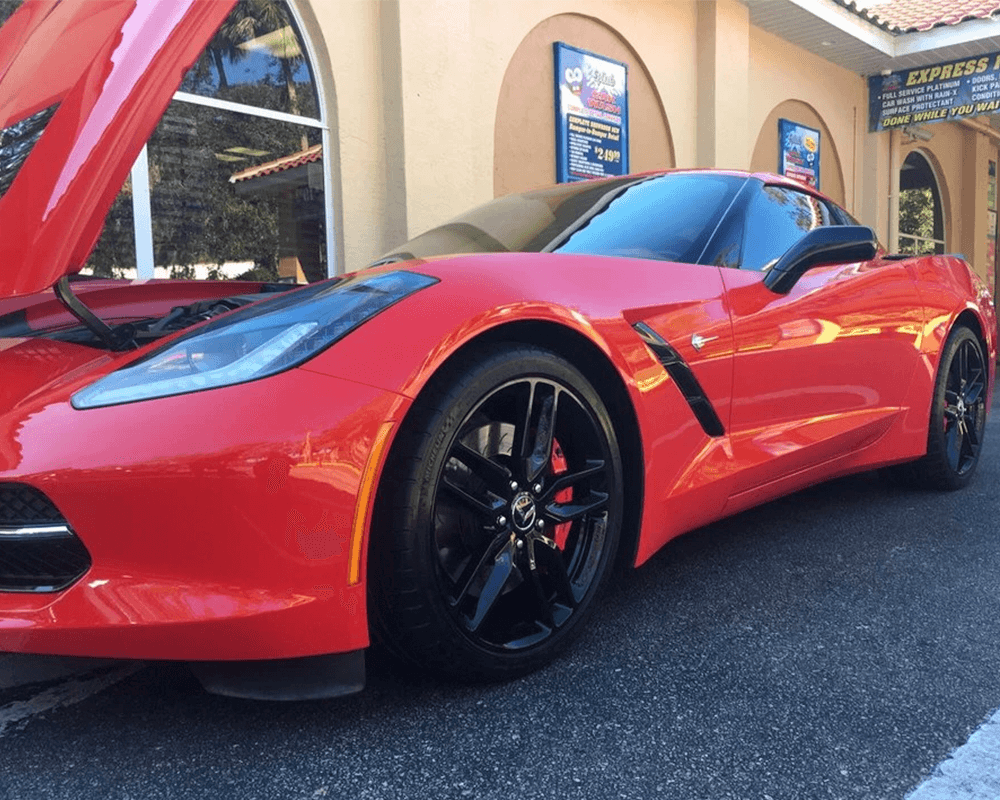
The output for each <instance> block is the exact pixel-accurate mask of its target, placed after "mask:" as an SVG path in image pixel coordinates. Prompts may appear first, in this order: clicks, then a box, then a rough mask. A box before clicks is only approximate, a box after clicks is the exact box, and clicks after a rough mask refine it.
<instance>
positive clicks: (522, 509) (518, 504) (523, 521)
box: [510, 492, 538, 531]
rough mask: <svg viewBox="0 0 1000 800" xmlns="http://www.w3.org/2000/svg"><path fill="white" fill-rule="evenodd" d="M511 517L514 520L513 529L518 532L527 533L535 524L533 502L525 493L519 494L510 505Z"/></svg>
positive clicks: (535, 513) (535, 512)
mask: <svg viewBox="0 0 1000 800" xmlns="http://www.w3.org/2000/svg"><path fill="white" fill-rule="evenodd" d="M510 510H511V516H512V517H513V518H514V527H515V528H517V529H518V530H520V531H527V530H530V529H531V526H532V525H534V524H535V516H536V515H537V513H538V512H537V511H536V509H535V501H534V500H533V499H532V497H531V495H530V494H528V493H527V492H521V494H519V495H518V496H517V497H515V498H514V502H513V503H511V508H510Z"/></svg>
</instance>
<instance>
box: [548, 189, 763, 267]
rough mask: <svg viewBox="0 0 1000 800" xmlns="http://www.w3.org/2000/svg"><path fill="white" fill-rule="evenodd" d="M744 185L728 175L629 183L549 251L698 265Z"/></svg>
mask: <svg viewBox="0 0 1000 800" xmlns="http://www.w3.org/2000/svg"><path fill="white" fill-rule="evenodd" d="M744 182H745V180H744V179H742V178H738V177H734V176H729V175H710V174H703V173H675V174H670V175H664V176H662V177H659V178H654V179H652V180H648V181H644V182H641V183H636V184H633V185H632V186H629V187H628V188H627V189H625V190H624V191H622V192H620V193H619V194H617V195H616V196H615V198H614V199H613V200H612V201H611V202H610V203H609V204H608V205H607V206H606V207H604V208H603V209H602V210H601V211H600V213H598V214H595V215H594V216H593V217H591V218H590V219H589V220H588V221H587V223H586V225H582V226H581V227H579V228H578V229H577V230H575V231H573V232H572V234H571V235H570V236H569V237H568V238H567V239H566V241H564V242H562V243H560V244H559V245H558V246H557V247H556V248H555V250H554V252H556V253H586V254H588V255H605V256H624V257H626V258H649V259H657V260H661V261H676V262H680V263H686V264H694V263H697V261H698V258H699V256H700V255H701V254H702V251H703V250H704V249H705V245H706V244H707V243H708V239H709V237H710V236H711V235H712V232H713V231H714V230H715V226H716V225H717V224H718V221H719V219H720V218H721V217H722V215H723V214H724V213H725V211H726V209H727V208H729V205H730V204H731V203H732V201H733V198H734V197H735V196H736V193H737V192H738V191H739V189H740V187H741V186H742V185H743V183H744Z"/></svg>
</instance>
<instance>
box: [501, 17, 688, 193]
mask: <svg viewBox="0 0 1000 800" xmlns="http://www.w3.org/2000/svg"><path fill="white" fill-rule="evenodd" d="M553 42H565V43H566V44H570V45H573V46H574V47H580V48H582V49H584V50H590V51H591V52H595V53H600V54H601V55H602V56H607V57H609V58H612V59H614V60H616V61H621V62H622V63H624V64H625V65H626V66H627V67H628V117H629V129H628V130H629V140H628V144H629V171H630V172H648V171H650V170H655V169H668V168H670V167H673V166H676V162H675V160H674V146H673V142H672V140H671V137H670V125H669V123H668V121H667V117H666V113H665V111H664V109H663V103H662V102H661V100H660V96H659V93H658V92H657V91H656V86H655V84H654V82H653V80H652V78H651V76H650V75H649V73H648V72H647V71H646V67H645V65H644V64H643V62H642V60H641V59H640V58H639V57H638V55H637V54H636V53H635V51H633V50H632V48H630V47H629V46H628V43H627V42H625V41H624V40H623V39H622V38H621V37H620V36H619V35H618V34H617V33H616V32H615V31H614V30H612V29H611V28H609V27H608V26H607V25H605V24H603V23H602V22H599V21H597V20H595V19H593V18H592V17H585V16H582V15H580V14H558V15H556V16H554V17H549V18H548V19H546V20H543V21H542V22H540V23H539V24H538V25H536V26H535V27H534V28H532V29H531V31H530V32H529V33H528V35H527V36H525V37H524V39H523V40H522V41H521V44H520V45H519V46H518V48H517V50H516V51H515V52H514V55H513V56H512V57H511V60H510V63H509V65H508V66H507V70H506V73H505V74H504V78H503V84H502V85H501V88H500V97H499V100H498V102H497V111H496V121H495V123H494V139H493V141H494V148H493V193H494V195H496V196H498V197H499V196H501V195H505V194H510V193H512V192H523V191H525V190H526V189H531V188H534V187H537V186H541V185H547V184H551V183H554V182H555V180H556V175H555V163H556V142H555V137H556V125H555V109H554V108H553V106H554V99H553V94H554V91H553V86H554V82H555V75H554V73H553V66H554V64H553V62H554V58H553V53H552V43H553Z"/></svg>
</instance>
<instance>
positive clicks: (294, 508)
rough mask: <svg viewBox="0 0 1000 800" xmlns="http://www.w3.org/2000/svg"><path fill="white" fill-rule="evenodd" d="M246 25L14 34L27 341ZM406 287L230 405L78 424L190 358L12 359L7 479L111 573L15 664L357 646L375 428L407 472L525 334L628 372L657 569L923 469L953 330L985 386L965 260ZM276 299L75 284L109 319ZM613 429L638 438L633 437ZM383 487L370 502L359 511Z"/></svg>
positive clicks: (7, 104) (544, 274)
mask: <svg viewBox="0 0 1000 800" xmlns="http://www.w3.org/2000/svg"><path fill="white" fill-rule="evenodd" d="M233 2H234V0H170V2H163V1H162V0H107V2H101V3H96V2H94V3H92V2H70V1H69V0H66V1H65V2H61V3H59V2H53V1H51V0H37V2H32V3H27V4H24V5H23V6H22V7H21V9H20V10H19V11H18V12H17V13H16V14H15V15H14V17H13V18H12V19H11V20H10V22H9V23H8V24H7V25H5V26H4V27H3V29H2V31H0V128H3V127H7V126H10V125H12V124H16V123H18V122H20V121H22V120H24V119H25V118H26V117H28V116H30V115H31V114H33V113H35V112H37V111H39V110H43V109H46V108H48V107H50V106H52V105H53V104H55V103H59V106H58V110H57V111H56V112H55V114H54V116H53V117H52V119H51V121H50V123H49V125H48V127H47V128H46V130H45V132H44V133H43V134H42V136H41V138H40V139H39V141H38V143H37V144H36V146H35V147H34V149H33V150H32V151H31V154H30V155H29V156H28V158H27V160H26V161H25V163H24V164H23V166H22V168H21V171H20V173H19V174H18V176H17V178H16V179H15V180H14V182H13V184H12V185H11V187H10V188H9V190H8V191H7V193H6V194H5V195H3V197H2V198H0V231H3V232H4V234H5V235H4V236H2V237H0V297H4V298H7V299H4V300H2V301H0V314H7V313H9V312H11V311H18V312H19V314H15V315H13V317H14V318H13V320H12V318H11V317H8V318H7V323H8V324H14V325H16V324H20V323H23V328H24V329H25V330H24V331H22V333H19V334H17V336H22V335H23V336H28V335H29V334H30V333H31V332H32V331H35V330H39V329H45V330H50V329H53V328H59V327H61V326H65V325H67V324H68V323H71V322H72V319H71V317H70V316H69V315H68V314H67V313H66V312H65V311H64V310H63V309H62V308H61V307H60V306H58V305H57V304H56V303H55V301H54V300H53V298H52V295H50V294H47V293H44V292H45V290H47V289H48V288H49V287H50V286H51V285H52V284H53V283H54V282H55V281H56V280H58V279H59V278H60V277H61V276H63V275H64V274H67V273H71V272H73V271H75V270H78V269H79V268H80V266H81V265H82V264H83V263H84V261H85V259H86V258H87V256H88V254H89V252H90V249H91V248H92V246H93V243H94V241H95V240H96V237H97V235H98V232H99V230H100V226H101V223H102V221H103V218H104V216H105V214H106V211H107V209H108V207H109V206H110V204H111V202H112V200H113V198H114V196H115V194H116V193H117V191H118V189H119V188H120V186H121V185H122V182H123V181H124V178H125V176H126V174H127V173H128V170H129V168H130V166H131V164H132V161H133V159H134V158H135V156H136V154H137V153H138V152H139V150H140V148H141V147H142V145H143V143H144V142H145V141H146V139H147V138H148V136H149V135H150V133H151V131H152V130H153V128H154V126H155V124H156V122H157V121H158V119H159V118H160V116H161V114H162V112H163V110H164V108H165V107H166V105H167V103H168V102H169V100H170V97H171V95H172V93H173V92H174V90H175V89H176V87H177V86H178V85H179V83H180V81H181V79H182V77H183V75H184V72H185V71H186V69H187V68H188V67H189V65H190V64H191V63H193V61H194V60H195V59H196V57H197V56H198V54H199V53H200V52H201V50H202V48H203V46H204V44H205V43H206V42H207V41H208V39H209V37H210V36H211V35H212V33H213V32H214V31H215V29H216V28H217V27H218V25H219V24H220V23H221V21H222V20H223V18H224V17H225V15H226V13H227V12H228V11H229V9H230V8H231V7H232V5H233ZM731 174H734V175H737V174H740V173H731ZM756 177H758V178H760V179H761V180H763V181H765V182H767V183H779V184H783V185H787V186H795V187H796V188H798V189H802V187H800V186H798V185H797V184H795V183H794V182H792V181H789V180H787V179H784V178H781V177H777V176H769V175H761V176H756ZM10 231H17V232H18V235H17V236H12V235H9V232H10ZM384 269H385V270H387V271H389V270H396V269H410V270H413V271H417V272H421V273H424V274H426V275H430V276H433V277H435V278H437V279H438V282H437V283H436V284H434V285H432V286H429V287H427V288H425V289H423V290H420V291H417V292H416V293H414V294H412V295H410V296H408V297H406V298H405V299H403V300H401V301H400V302H398V303H396V304H395V305H393V306H391V307H389V308H387V309H386V310H384V311H383V312H382V313H380V314H378V315H377V316H375V317H373V318H371V319H369V320H368V321H367V322H365V323H364V324H362V325H361V326H360V327H358V328H357V329H356V330H354V331H353V332H352V333H350V334H348V335H347V336H346V338H344V339H342V340H340V341H338V342H337V343H336V344H334V345H333V346H331V347H329V348H328V349H326V350H325V351H323V352H321V353H319V354H318V355H316V356H315V357H313V358H312V359H310V360H309V361H307V362H305V363H304V364H302V365H300V366H299V367H297V368H294V369H289V370H286V371H285V372H281V373H279V374H276V375H272V376H270V377H266V378H262V379H258V380H253V381H251V382H248V383H243V384H238V385H232V386H227V387H225V388H218V389H213V390H209V391H202V392H196V393H191V394H184V395H178V396H174V397H166V398H161V399H155V400H146V401H142V402H135V403H131V404H125V405H118V406H112V407H105V408H91V409H88V410H77V409H75V408H73V406H72V405H71V397H72V395H73V393H74V392H75V391H77V390H79V389H81V388H83V387H86V386H90V385H91V384H92V383H93V382H94V381H95V380H97V379H98V378H100V377H101V376H103V375H105V374H107V373H108V372H110V371H112V370H114V369H117V368H119V367H121V366H122V365H124V364H127V363H130V362H132V361H134V360H136V359H141V358H143V357H145V356H146V355H147V354H148V353H149V352H150V351H151V350H153V349H155V348H157V347H160V346H162V345H164V344H166V343H168V342H169V341H170V338H171V337H165V338H164V339H163V340H161V341H160V342H158V343H157V344H155V345H150V346H147V347H145V348H142V349H139V350H136V351H132V352H127V353H116V354H112V353H109V352H105V351H103V350H99V349H96V348H90V347H84V346H81V345H73V344H67V343H65V342H60V341H57V340H53V339H49V338H45V337H36V338H6V339H0V374H2V375H3V376H4V380H3V382H2V383H0V483H11V482H14V483H24V484H28V485H30V486H32V487H35V488H36V489H38V490H40V491H42V492H44V493H45V494H46V495H47V496H48V497H49V498H50V499H51V500H52V502H53V503H54V504H55V506H56V507H57V508H58V509H59V511H60V512H61V513H62V514H63V515H64V516H65V518H66V520H67V521H68V523H69V525H70V526H71V527H72V529H73V530H74V531H75V533H76V534H77V535H78V537H79V538H80V540H81V541H82V542H83V543H84V544H85V546H86V548H87V550H88V551H89V553H90V555H91V557H92V561H93V564H92V567H91V568H90V570H89V571H88V572H87V573H86V574H85V575H84V576H83V577H82V578H81V579H80V580H78V581H77V582H76V583H75V584H73V585H72V586H70V587H69V588H68V589H65V590H63V591H59V592H51V593H49V592H44V593H38V594H17V593H13V592H0V651H23V652H37V653H58V654H71V655H92V656H120V657H129V658H157V659H159V658H174V659H189V660H233V659H272V658H288V657H295V656H308V655H314V654H320V653H335V652H347V651H352V650H357V649H359V648H363V647H365V646H366V645H367V644H368V641H369V640H368V619H367V609H366V607H365V602H366V588H367V587H366V581H367V576H366V575H365V572H364V567H365V564H364V559H365V556H366V553H367V551H368V548H369V542H368V536H369V531H368V530H367V527H366V526H364V525H362V524H361V523H364V521H365V520H367V519H368V518H369V517H368V515H369V513H370V507H369V506H368V505H367V504H366V501H365V500H364V498H366V497H368V496H371V495H373V494H374V492H369V491H367V490H369V489H372V488H373V487H375V486H377V485H378V483H379V482H380V481H381V479H382V477H383V476H382V475H381V474H379V471H378V460H377V459H374V458H372V453H373V450H374V451H375V452H378V450H377V442H378V441H379V435H380V431H381V433H382V435H383V440H385V439H384V436H385V431H386V430H389V431H390V433H389V434H388V437H389V438H388V440H387V441H388V446H389V447H390V448H391V447H392V446H393V443H394V442H393V437H394V436H395V434H396V432H397V431H398V430H399V429H400V426H401V425H403V424H405V422H406V414H407V412H408V410H409V409H410V407H411V406H412V404H413V403H414V402H415V401H416V400H417V399H418V398H419V396H420V393H421V391H423V389H424V388H425V386H426V385H427V383H428V381H429V380H431V378H432V377H433V376H436V375H439V374H440V371H441V370H447V369H448V368H449V360H450V359H452V358H453V357H454V356H455V355H456V354H457V353H459V351H461V350H462V348H464V347H466V346H467V345H469V344H471V343H473V342H476V341H477V340H479V339H480V338H481V337H487V336H488V337H492V338H491V340H492V341H498V340H499V341H502V340H503V337H504V335H505V331H507V332H509V333H510V334H511V335H513V333H514V332H516V335H517V338H518V340H520V341H523V340H524V339H525V338H527V339H529V340H530V341H531V342H533V343H535V344H537V345H539V346H541V347H547V346H548V347H557V346H559V344H558V343H559V342H562V341H564V340H565V338H566V336H569V337H571V338H572V337H575V338H576V340H578V341H579V342H584V343H587V344H588V346H589V347H590V351H589V352H590V355H589V356H588V357H592V358H595V359H598V358H601V359H604V360H605V361H606V362H607V364H608V365H610V368H611V370H613V373H612V374H616V375H617V379H618V380H619V381H620V384H621V389H622V390H623V394H624V397H625V398H627V401H628V402H629V403H630V404H631V407H632V410H633V411H634V414H635V419H636V421H637V425H638V435H637V439H636V440H635V441H628V442H625V441H623V444H625V445H627V447H626V449H627V450H628V452H629V453H634V454H635V456H636V458H637V459H638V464H639V466H638V468H637V471H638V472H639V473H640V474H639V475H638V477H637V480H640V481H641V483H642V486H641V489H642V491H641V495H642V508H641V514H640V520H639V523H640V527H639V531H638V542H637V551H636V558H635V561H636V563H642V562H643V561H645V560H646V559H648V558H649V557H650V556H651V555H652V554H653V553H654V552H656V550H657V549H659V548H660V547H661V546H662V545H663V544H664V543H665V542H667V541H668V540H669V539H671V538H673V537H675V536H677V535H679V534H681V533H683V532H684V531H687V530H690V529H692V528H694V527H697V526H699V525H702V524H704V523H707V522H710V521H712V520H714V519H717V518H719V517H721V516H723V515H726V514H729V513H733V512H735V511H738V510H740V509H742V508H746V507H748V506H751V505H754V504H757V503H760V502H764V501H766V500H768V499H770V498H772V497H775V496H778V495H780V494H783V493H786V492H789V491H793V490H795V489H797V488H800V487H802V486H806V485H808V484H810V483H814V482H817V481H820V480H824V479H827V478H830V477H834V476H837V475H841V474H844V473H848V472H852V471H857V470H861V469H866V468H869V467H872V466H877V465H882V464H892V463H896V462H899V461H905V460H908V459H912V458H915V457H918V456H919V455H921V454H922V453H923V451H924V449H925V448H926V442H927V438H926V437H927V423H928V419H929V414H930V404H931V394H932V390H933V386H934V377H935V375H936V373H937V368H938V361H939V359H940V354H941V349H942V346H943V344H944V342H945V341H946V339H947V336H948V335H949V332H950V331H951V330H952V329H953V327H954V325H955V324H956V322H957V321H958V320H959V317H960V316H963V317H965V316H967V318H968V319H969V320H971V321H973V322H974V327H978V329H979V331H980V333H981V334H982V336H983V338H984V340H985V342H986V349H987V352H988V361H989V364H990V375H989V387H988V388H989V389H990V390H992V386H993V380H994V367H993V364H994V362H995V359H996V319H995V317H994V314H993V309H992V303H991V299H990V297H989V295H988V293H987V292H986V290H985V288H984V287H983V286H982V285H981V284H980V283H979V282H978V281H977V280H976V279H975V278H974V276H973V275H972V273H971V271H970V270H969V269H968V267H967V265H965V264H964V262H962V261H960V260H959V259H955V258H948V257H925V258H921V259H910V260H906V261H894V260H889V259H876V260H874V261H872V262H868V263H861V264H846V265H845V264H842V265H838V266H825V267H822V266H821V267H816V268H814V269H812V270H810V271H808V272H807V273H806V274H805V275H804V276H803V277H802V278H801V279H800V280H799V282H798V283H797V284H796V285H795V286H794V288H793V289H792V291H791V292H789V293H788V294H787V295H776V294H774V293H773V292H771V291H770V290H768V289H766V288H765V287H764V285H763V283H762V280H763V279H762V275H761V274H760V273H755V272H742V271H738V270H726V269H720V268H717V267H710V266H698V265H690V264H674V263H668V262H663V261H651V260H638V259H631V258H611V257H602V256H580V255H552V254H513V253H512V254H503V255H477V256H466V257H455V258H443V259H437V260H429V261H424V262H412V263H410V264H404V265H400V264H392V265H390V266H388V267H385V268H384ZM258 288H259V285H258V284H237V283H186V282H177V283H174V282H169V283H155V282H154V283H149V284H142V285H127V286H119V285H112V284H108V283H105V282H95V283H93V284H86V283H79V284H74V290H75V291H77V292H78V293H79V294H80V295H81V296H82V297H83V298H84V300H85V302H86V304H87V305H88V306H89V307H90V308H92V309H93V310H94V311H95V312H97V313H98V315H99V316H101V317H102V318H103V319H105V320H108V321H113V322H117V321H122V320H128V319H136V318H140V317H144V316H148V315H158V314H163V313H165V311H166V310H167V309H169V308H171V307H173V306H175V305H183V304H186V303H190V302H193V301H195V300H200V299H204V298H207V297H219V296H225V295H231V294H239V293H247V292H251V291H256V290H257V289H258ZM19 321H20V322H19ZM639 322H642V323H644V324H645V325H646V326H648V327H649V328H651V329H652V330H653V331H654V332H655V333H656V334H658V335H659V336H660V337H661V338H662V339H664V340H665V341H666V342H667V343H669V345H670V346H671V347H672V348H673V349H674V350H675V351H676V352H677V353H678V354H679V356H680V357H681V358H682V359H683V360H684V361H685V362H686V364H687V365H688V367H689V368H690V370H691V372H692V373H693V375H694V376H695V378H696V379H697V382H698V383H699V384H700V385H701V387H702V389H703V390H704V393H705V396H706V397H707V398H708V400H709V401H710V402H711V404H712V406H713V408H714V409H715V412H716V413H717V415H718V417H719V419H720V420H721V422H722V425H723V427H724V429H725V433H724V435H721V436H715V437H713V436H710V435H709V434H707V433H706V432H705V429H704V428H703V427H702V425H701V424H700V423H699V422H698V420H697V419H696V417H695V416H694V414H693V412H692V409H691V406H690V405H689V404H688V402H687V401H686V400H685V399H684V397H683V396H682V394H681V392H680V390H679V389H678V386H677V384H676V383H675V382H674V379H672V378H671V377H670V375H669V374H668V372H667V371H666V369H665V368H664V366H663V365H662V364H661V362H660V361H659V360H658V359H657V357H656V356H655V354H654V352H653V351H652V350H651V349H650V348H649V347H648V346H647V345H646V344H645V343H644V342H643V340H642V339H641V338H640V337H639V335H638V334H637V333H636V331H635V330H634V328H633V325H635V324H636V323H639ZM556 333H559V334H560V336H558V337H557V336H556V335H555V334H556ZM695 334H697V335H698V336H699V337H701V343H700V344H701V345H703V346H696V340H695V339H693V336H694V335H695ZM7 335H8V336H11V334H10V333H8V334H7ZM177 335H183V334H177ZM595 388H596V389H597V391H598V392H604V391H607V390H608V387H605V386H596V387H595ZM612 422H613V423H614V424H616V425H618V434H619V436H620V437H621V438H622V439H623V440H624V437H626V436H631V435H633V434H632V431H631V429H630V428H628V427H626V426H624V425H623V424H622V422H621V420H613V421H612ZM367 469H372V470H374V473H373V481H374V483H373V484H366V485H365V486H362V480H363V476H364V475H365V472H366V470H367ZM355 520H357V521H358V522H357V523H356V522H355ZM356 531H357V533H358V536H357V538H352V537H354V536H355V532H356ZM353 552H358V553H360V557H361V580H360V582H354V581H352V580H351V578H350V575H351V568H352V567H351V563H352V562H351V558H352V553H353ZM357 563H358V562H357V561H355V562H354V564H355V565H356V564H357Z"/></svg>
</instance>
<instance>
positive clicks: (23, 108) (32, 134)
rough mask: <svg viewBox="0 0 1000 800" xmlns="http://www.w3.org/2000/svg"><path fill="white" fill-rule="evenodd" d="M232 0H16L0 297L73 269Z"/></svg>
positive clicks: (7, 39)
mask: <svg viewBox="0 0 1000 800" xmlns="http://www.w3.org/2000/svg"><path fill="white" fill-rule="evenodd" d="M234 4H235V0H26V1H25V2H24V4H23V5H22V6H21V7H20V8H19V9H18V10H17V12H15V13H14V15H13V16H12V17H11V18H10V19H9V20H8V21H7V23H6V24H5V25H4V26H3V28H2V29H0V297H11V296H14V295H23V294H31V293H33V292H38V291H41V290H43V289H46V288H48V287H50V286H52V285H53V284H54V283H55V282H56V281H58V280H59V279H60V278H62V277H63V276H64V275H67V274H71V273H74V272H78V271H79V270H80V269H81V267H83V265H84V263H85V262H86V259H87V257H88V255H89V254H90V251H91V250H92V249H93V247H94V244H95V242H96V241H97V237H98V236H99V235H100V232H101V227H102V225H103V223H104V218H105V216H106V215H107V213H108V210H109V209H110V207H111V204H112V202H113V201H114V199H115V196H116V195H117V193H118V191H119V189H121V186H122V184H123V183H124V181H125V178H126V176H127V175H128V173H129V170H130V169H131V167H132V163H133V162H134V161H135V158H136V156H137V155H138V154H139V151H140V150H141V149H142V147H143V145H144V144H145V142H146V140H147V139H148V138H149V136H150V135H151V134H152V132H153V129H154V128H155V127H156V123H157V122H158V121H159V119H160V117H161V116H162V115H163V112H164V111H165V110H166V107H167V105H168V104H169V103H170V100H171V97H172V96H173V93H174V92H175V91H176V89H177V87H178V86H179V85H180V83H181V80H182V79H183V77H184V74H185V73H186V72H187V70H188V69H189V68H190V66H191V65H192V64H193V63H194V62H195V61H196V60H197V58H198V56H199V54H200V53H201V51H202V50H203V49H204V47H205V45H206V44H207V43H208V41H209V39H210V38H211V37H212V35H213V34H214V33H215V31H216V30H217V29H218V27H219V25H221V24H222V21H223V20H224V19H225V17H226V15H227V14H228V13H229V11H230V10H231V8H232V7H233V5H234Z"/></svg>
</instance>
